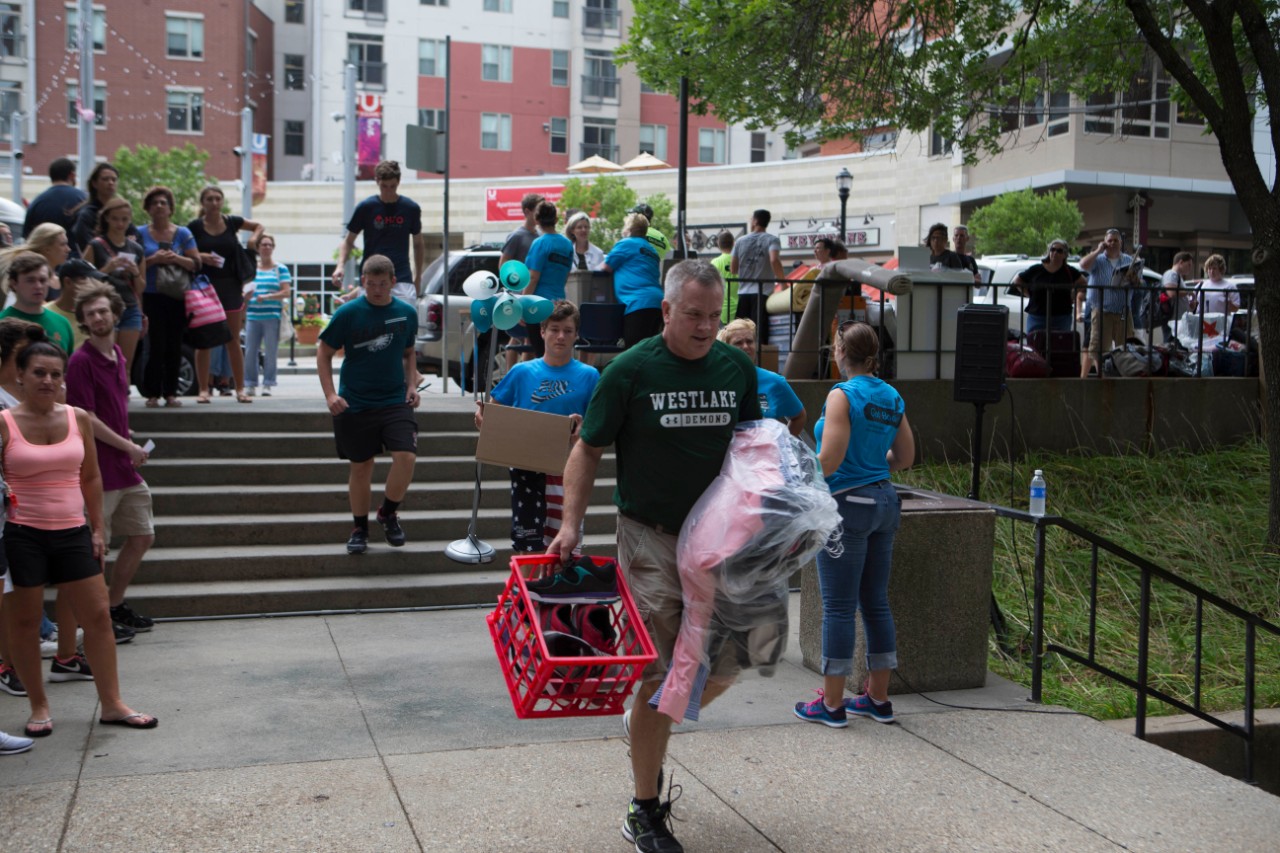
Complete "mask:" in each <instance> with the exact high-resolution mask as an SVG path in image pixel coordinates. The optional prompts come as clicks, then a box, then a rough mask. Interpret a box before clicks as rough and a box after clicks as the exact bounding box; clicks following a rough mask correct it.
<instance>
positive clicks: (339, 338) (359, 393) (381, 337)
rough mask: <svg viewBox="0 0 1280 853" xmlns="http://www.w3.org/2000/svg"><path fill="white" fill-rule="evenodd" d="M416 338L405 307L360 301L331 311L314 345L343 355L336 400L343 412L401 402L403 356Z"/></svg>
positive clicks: (414, 320)
mask: <svg viewBox="0 0 1280 853" xmlns="http://www.w3.org/2000/svg"><path fill="white" fill-rule="evenodd" d="M417 336H418V312H417V311H415V310H414V309H413V307H412V306H411V305H409V304H408V303H406V302H401V301H400V300H399V299H392V300H391V304H390V305H374V304H372V303H371V302H369V300H368V299H366V298H364V297H363V296H362V297H360V298H359V299H353V300H351V301H350V302H348V303H346V304H345V305H343V306H342V307H341V308H339V309H338V310H337V311H335V312H334V314H333V317H331V318H330V319H329V325H327V326H325V327H324V331H322V332H321V333H320V340H322V341H324V342H325V343H326V344H328V345H329V346H331V347H333V348H334V349H340V350H342V351H343V359H342V374H341V377H340V379H341V381H340V384H339V386H338V395H339V396H340V397H342V398H343V399H344V400H346V401H347V410H348V411H352V412H361V411H365V410H367V409H384V408H386V407H387V406H395V405H397V404H399V403H403V402H405V395H406V394H408V390H409V389H408V388H407V387H406V385H405V375H404V354H405V350H406V349H412V348H413V345H414V341H415V340H416V338H417Z"/></svg>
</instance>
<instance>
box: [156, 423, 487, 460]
mask: <svg viewBox="0 0 1280 853" xmlns="http://www.w3.org/2000/svg"><path fill="white" fill-rule="evenodd" d="M477 437H478V433H477V432H476V431H475V430H474V429H472V430H469V431H467V432H424V433H419V434H418V450H419V452H422V453H430V454H432V455H434V456H462V457H472V458H474V457H475V452H476V439H477ZM143 438H153V439H154V440H155V442H156V449H155V451H154V452H153V453H152V460H153V461H155V462H159V461H161V460H166V461H169V460H180V459H181V460H195V459H218V458H227V459H278V458H283V457H290V458H296V457H299V456H301V457H321V456H328V457H331V458H336V457H337V450H336V447H335V445H334V440H333V431H332V430H328V431H325V432H301V431H297V430H293V431H287V432H235V433H226V432H182V433H163V434H160V433H157V434H154V435H150V436H142V435H141V433H139V439H140V440H141V439H143Z"/></svg>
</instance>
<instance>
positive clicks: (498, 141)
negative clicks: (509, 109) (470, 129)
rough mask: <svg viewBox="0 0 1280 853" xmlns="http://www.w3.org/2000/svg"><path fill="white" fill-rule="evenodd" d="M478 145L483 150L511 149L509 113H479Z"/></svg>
mask: <svg viewBox="0 0 1280 853" xmlns="http://www.w3.org/2000/svg"><path fill="white" fill-rule="evenodd" d="M480 147H481V148H482V149H484V150H485V151H510V150H511V116H510V114H508V113H481V114H480Z"/></svg>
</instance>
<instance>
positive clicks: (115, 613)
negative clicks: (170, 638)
mask: <svg viewBox="0 0 1280 853" xmlns="http://www.w3.org/2000/svg"><path fill="white" fill-rule="evenodd" d="M111 621H112V622H114V623H115V624H117V625H122V626H124V627H125V628H128V629H129V630H130V631H133V632H134V633H135V634H145V633H146V632H148V631H150V630H151V629H152V628H154V627H155V624H156V623H155V620H154V619H151V618H149V617H146V616H143V615H142V614H141V613H139V612H137V611H136V610H134V609H133V608H132V607H130V606H129V603H128V602H127V601H122V602H120V604H119V605H117V606H115V607H113V608H111Z"/></svg>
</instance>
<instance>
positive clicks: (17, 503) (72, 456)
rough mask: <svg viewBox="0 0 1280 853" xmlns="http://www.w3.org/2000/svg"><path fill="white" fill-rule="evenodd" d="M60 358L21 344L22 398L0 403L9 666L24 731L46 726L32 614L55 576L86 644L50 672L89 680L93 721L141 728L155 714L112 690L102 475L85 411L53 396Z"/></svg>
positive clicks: (36, 733) (48, 347)
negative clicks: (25, 715) (22, 695)
mask: <svg viewBox="0 0 1280 853" xmlns="http://www.w3.org/2000/svg"><path fill="white" fill-rule="evenodd" d="M66 366H67V357H66V355H65V354H64V353H63V352H62V350H60V349H58V348H57V347H56V346H53V345H52V344H48V343H34V344H31V345H29V346H28V347H26V348H25V349H24V350H23V351H22V352H21V353H20V354H19V355H18V381H19V383H20V384H21V385H22V388H23V400H22V402H21V403H19V404H18V405H17V406H16V407H14V408H12V409H6V410H4V411H0V441H2V442H3V444H0V460H2V461H3V466H4V477H5V482H6V483H7V484H8V488H9V499H8V521H7V522H6V524H5V528H4V539H3V545H4V553H5V557H6V558H7V560H8V563H9V571H10V575H11V580H12V582H13V591H12V592H11V593H9V594H8V595H7V596H6V598H5V616H6V619H7V620H8V621H9V627H10V632H11V633H10V636H11V637H12V638H13V640H14V641H15V642H13V643H11V646H12V648H11V649H10V652H11V653H12V655H13V664H14V668H15V669H17V671H18V677H19V678H20V679H22V681H23V683H24V684H25V685H26V688H27V698H28V700H29V701H30V703H31V718H30V719H29V720H28V721H27V726H26V735H27V737H44V736H46V735H49V734H52V733H53V719H52V717H51V715H50V713H49V701H48V697H47V696H46V694H45V690H44V680H43V679H42V678H41V673H40V614H41V612H42V609H43V607H44V588H45V586H46V585H48V584H55V585H57V587H58V594H59V596H65V597H66V598H67V599H68V603H69V604H70V606H71V609H72V610H73V611H74V612H75V616H76V619H77V621H79V622H80V624H81V625H82V626H83V627H84V646H85V652H86V654H87V659H86V656H85V655H76V656H75V657H73V658H71V659H69V660H63V659H55V661H54V662H55V664H57V666H55V667H54V671H53V674H52V675H51V676H50V680H51V681H66V680H92V681H93V682H94V686H95V687H96V688H97V690H98V701H99V703H100V705H101V706H102V707H101V713H100V715H99V719H98V722H99V723H101V724H103V725H119V726H125V727H128V728H136V729H150V728H155V726H156V724H157V722H158V721H157V720H156V718H155V717H152V716H150V715H148V714H139V713H137V712H135V711H134V710H133V709H132V708H130V707H129V706H128V705H126V704H125V703H124V700H122V699H121V698H120V679H119V672H118V668H117V666H116V644H115V634H114V633H113V631H112V629H111V614H110V611H109V610H108V607H107V587H106V584H105V583H104V582H103V576H102V567H103V563H104V561H105V558H106V543H105V542H104V541H103V518H102V475H101V474H100V473H99V471H98V454H97V451H96V449H95V447H94V443H93V427H92V425H91V423H90V421H89V416H88V415H87V414H85V412H83V411H82V410H80V409H77V408H74V407H72V406H66V405H63V404H61V403H59V402H58V401H57V397H58V391H59V389H60V388H61V387H62V380H63V375H64V373H65V372H66ZM90 664H92V667H93V668H92V670H90V668H89V666H90ZM68 673H69V674H70V676H69V677H58V676H59V675H63V676H66V674H68Z"/></svg>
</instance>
